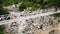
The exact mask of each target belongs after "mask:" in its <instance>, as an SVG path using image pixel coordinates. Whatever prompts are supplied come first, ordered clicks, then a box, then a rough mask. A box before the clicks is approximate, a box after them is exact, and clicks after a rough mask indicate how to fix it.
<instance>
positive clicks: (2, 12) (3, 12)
mask: <svg viewBox="0 0 60 34" xmlns="http://www.w3.org/2000/svg"><path fill="white" fill-rule="evenodd" d="M5 14H9V12H8V11H7V9H4V8H0V15H5Z"/></svg>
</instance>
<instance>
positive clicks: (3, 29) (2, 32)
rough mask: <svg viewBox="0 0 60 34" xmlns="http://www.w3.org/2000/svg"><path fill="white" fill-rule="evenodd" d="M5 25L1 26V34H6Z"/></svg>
mask: <svg viewBox="0 0 60 34" xmlns="http://www.w3.org/2000/svg"><path fill="white" fill-rule="evenodd" d="M4 31H5V27H4V25H0V34H6V33H5V32H4Z"/></svg>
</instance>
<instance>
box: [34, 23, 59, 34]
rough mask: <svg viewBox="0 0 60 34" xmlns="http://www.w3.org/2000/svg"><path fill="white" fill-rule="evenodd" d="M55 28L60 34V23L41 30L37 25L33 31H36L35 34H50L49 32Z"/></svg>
mask: <svg viewBox="0 0 60 34" xmlns="http://www.w3.org/2000/svg"><path fill="white" fill-rule="evenodd" d="M53 29H56V30H58V32H56V34H58V33H59V34H60V23H59V24H58V26H56V27H49V28H47V29H46V30H41V29H38V28H36V27H33V32H34V34H49V32H50V31H52V30H53Z"/></svg>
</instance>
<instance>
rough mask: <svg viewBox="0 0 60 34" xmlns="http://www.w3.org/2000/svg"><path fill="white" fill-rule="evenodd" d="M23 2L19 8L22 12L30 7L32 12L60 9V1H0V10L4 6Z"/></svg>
mask: <svg viewBox="0 0 60 34" xmlns="http://www.w3.org/2000/svg"><path fill="white" fill-rule="evenodd" d="M21 2H22V4H21V5H20V7H19V10H20V11H23V10H24V9H27V8H29V7H31V9H29V10H30V11H34V10H37V9H38V8H40V9H47V8H50V7H55V8H59V7H60V0H0V8H1V7H3V6H7V5H12V4H18V3H21ZM0 10H1V9H0ZM0 12H2V11H0ZM4 12H5V11H4Z"/></svg>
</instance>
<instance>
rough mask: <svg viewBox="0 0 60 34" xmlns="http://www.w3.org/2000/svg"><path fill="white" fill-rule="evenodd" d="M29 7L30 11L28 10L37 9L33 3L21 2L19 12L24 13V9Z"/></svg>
mask: <svg viewBox="0 0 60 34" xmlns="http://www.w3.org/2000/svg"><path fill="white" fill-rule="evenodd" d="M29 7H31V9H29V10H31V11H33V10H36V9H37V7H36V5H35V4H34V3H33V2H22V3H21V5H20V6H19V10H20V11H24V9H27V8H29Z"/></svg>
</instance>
